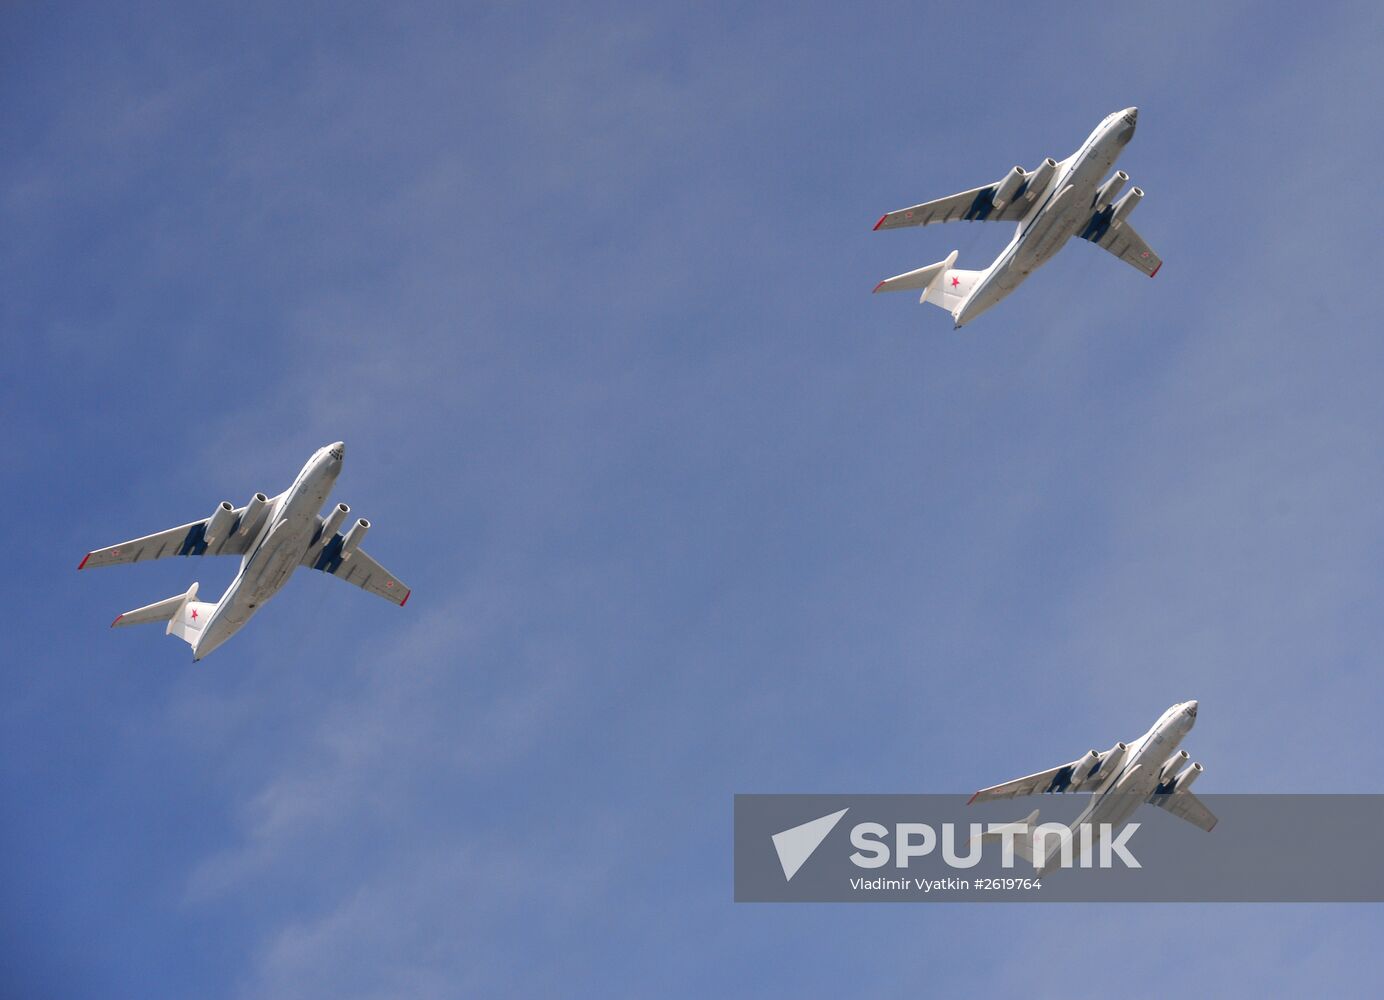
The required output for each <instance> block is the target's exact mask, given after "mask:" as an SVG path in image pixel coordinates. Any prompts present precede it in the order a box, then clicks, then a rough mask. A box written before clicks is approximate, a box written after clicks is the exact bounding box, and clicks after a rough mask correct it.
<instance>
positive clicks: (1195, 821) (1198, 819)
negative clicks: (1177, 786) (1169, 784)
mask: <svg viewBox="0 0 1384 1000" xmlns="http://www.w3.org/2000/svg"><path fill="white" fill-rule="evenodd" d="M1149 801H1150V802H1151V803H1153V804H1154V805H1156V806H1157V807H1158V808H1160V809H1166V810H1168V812H1170V813H1172V814H1173V815H1174V816H1176V817H1177V818H1178V819H1185V820H1186V821H1187V822H1188V823H1191V824H1192V825H1193V826H1196V827H1200V828H1201V829H1203V830H1205V831H1206V832H1207V833H1210V832H1211V830H1212V828H1213V827H1214V826H1215V825H1216V814H1215V813H1213V812H1212V811H1211V810H1210V809H1207V808H1206V803H1205V802H1203V801H1201V799H1199V798H1197V797H1196V796H1195V795H1193V794H1192V793H1191V792H1190V791H1187V792H1173V793H1171V794H1169V795H1150V796H1149Z"/></svg>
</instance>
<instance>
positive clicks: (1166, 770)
mask: <svg viewBox="0 0 1384 1000" xmlns="http://www.w3.org/2000/svg"><path fill="white" fill-rule="evenodd" d="M1191 756H1192V755H1191V754H1189V753H1188V752H1187V751H1186V750H1179V751H1178V752H1177V753H1175V754H1173V755H1172V756H1171V757H1169V758H1168V759H1167V760H1165V761H1164V762H1163V767H1162V768H1161V769H1160V770H1159V772H1158V783H1159V784H1160V785H1166V784H1168V783H1169V782H1170V781H1172V778H1173V775H1175V774H1177V771H1178V768H1180V767H1182V765H1183V764H1185V763H1187V761H1188V760H1189V759H1190V758H1191Z"/></svg>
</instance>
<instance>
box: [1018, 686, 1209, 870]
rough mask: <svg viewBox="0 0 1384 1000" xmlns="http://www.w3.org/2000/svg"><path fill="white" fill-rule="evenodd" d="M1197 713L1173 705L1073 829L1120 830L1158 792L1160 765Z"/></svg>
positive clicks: (1076, 848)
mask: <svg viewBox="0 0 1384 1000" xmlns="http://www.w3.org/2000/svg"><path fill="white" fill-rule="evenodd" d="M1196 711H1197V703H1196V702H1194V701H1188V702H1182V703H1181V704H1178V705H1174V706H1173V707H1172V708H1170V709H1168V710H1167V711H1166V712H1164V713H1163V714H1162V716H1160V717H1159V719H1158V721H1157V722H1155V723H1154V724H1153V727H1152V728H1151V729H1149V731H1148V732H1147V733H1145V734H1144V735H1143V736H1141V737H1139V738H1138V739H1137V740H1135V741H1134V742H1133V743H1132V744H1130V747H1129V752H1128V753H1127V754H1126V755H1125V758H1124V760H1123V761H1122V762H1121V763H1120V767H1119V770H1117V771H1116V772H1115V773H1114V774H1112V775H1110V776H1109V777H1108V778H1106V779H1105V781H1104V782H1102V784H1101V786H1100V789H1099V790H1098V791H1096V792H1095V793H1093V794H1092V796H1091V801H1090V803H1089V804H1088V805H1087V806H1086V808H1085V809H1083V810H1082V812H1081V815H1079V816H1078V817H1077V818H1076V819H1075V820H1074V821H1073V823H1072V828H1073V829H1076V828H1079V827H1081V826H1082V825H1083V824H1086V825H1089V826H1090V827H1091V828H1092V830H1099V829H1100V828H1101V826H1102V824H1109V826H1110V829H1111V830H1118V829H1119V828H1120V827H1122V826H1123V825H1124V824H1125V823H1126V822H1127V821H1128V820H1129V818H1130V817H1131V816H1132V815H1134V812H1135V810H1137V809H1138V808H1139V806H1141V805H1143V804H1144V803H1145V802H1147V801H1148V798H1149V796H1150V795H1153V794H1154V792H1155V791H1156V790H1157V789H1158V786H1159V782H1160V778H1162V777H1163V773H1162V772H1163V766H1164V765H1165V764H1166V763H1167V762H1168V758H1170V757H1171V756H1172V755H1173V754H1175V753H1176V752H1177V749H1178V747H1179V746H1180V745H1181V744H1182V741H1183V740H1184V739H1186V738H1187V734H1188V733H1190V732H1191V731H1192V727H1193V726H1194V725H1196V721H1197V716H1196ZM1056 852H1057V847H1056V846H1054V847H1053V848H1051V849H1050V852H1049V856H1048V857H1047V858H1045V859H1044V864H1043V865H1042V866H1040V871H1041V870H1042V869H1043V868H1045V867H1046V865H1047V863H1048V862H1050V861H1051V860H1052V855H1053V854H1055V853H1056ZM1072 856H1073V858H1074V859H1075V858H1079V857H1080V856H1081V840H1080V838H1079V837H1073V838H1072Z"/></svg>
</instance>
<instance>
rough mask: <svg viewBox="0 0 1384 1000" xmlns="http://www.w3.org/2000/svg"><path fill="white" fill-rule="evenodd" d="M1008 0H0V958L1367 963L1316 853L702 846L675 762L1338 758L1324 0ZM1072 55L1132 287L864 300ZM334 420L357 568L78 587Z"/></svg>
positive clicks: (1055, 281)
mask: <svg viewBox="0 0 1384 1000" xmlns="http://www.w3.org/2000/svg"><path fill="white" fill-rule="evenodd" d="M1049 15H1051V12H1045V11H1041V10H1035V9H1033V8H1031V7H1019V6H1008V5H1006V6H986V5H980V4H971V5H962V6H957V5H927V4H898V5H870V4H853V5H837V4H822V5H800V6H799V7H798V8H796V9H795V10H794V11H793V12H792V13H789V12H787V11H786V10H785V9H782V8H769V7H765V8H758V9H754V8H750V9H746V8H744V7H743V6H739V5H724V6H720V5H697V6H696V7H695V8H690V7H681V6H656V5H649V4H639V5H629V6H621V5H587V6H586V9H585V10H583V11H581V12H580V13H578V12H576V11H572V10H563V9H559V8H557V7H556V6H543V5H523V4H512V5H469V6H467V5H429V4H418V5H409V7H408V9H407V11H406V12H403V11H397V10H387V9H385V8H382V7H367V6H364V5H357V6H352V7H349V8H346V7H343V6H342V5H320V6H312V5H293V6H292V8H291V9H284V8H283V7H282V5H268V4H240V5H235V6H233V7H228V8H225V9H221V10H214V9H211V8H199V9H197V10H192V9H189V8H188V7H187V6H186V5H169V6H166V7H163V6H157V5H149V4H134V5H130V6H129V7H127V8H121V9H116V8H113V7H111V6H110V5H104V4H89V5H85V6H83V5H67V6H66V7H64V8H63V9H61V10H58V9H42V8H40V7H38V6H22V7H17V6H14V5H11V6H9V7H7V8H6V9H5V11H4V12H3V14H0V22H3V30H0V53H2V55H0V94H3V95H4V96H3V97H0V142H2V143H3V148H4V149H5V150H6V155H5V156H4V157H3V158H2V159H0V247H3V268H0V330H2V331H3V343H4V359H5V364H4V365H3V368H0V379H2V380H3V382H2V383H0V384H3V389H4V392H3V393H2V394H0V408H2V409H0V417H2V418H3V419H2V420H0V427H3V428H4V430H3V432H0V459H3V462H4V467H5V469H6V471H7V473H8V474H7V476H6V484H7V486H8V489H7V491H6V492H7V494H8V496H9V498H10V501H9V504H8V506H7V508H6V509H7V511H8V517H7V518H6V522H5V523H6V525H7V530H6V531H5V540H6V549H7V551H8V554H9V572H7V573H5V574H3V584H0V586H3V588H4V592H3V596H4V606H5V607H6V609H7V617H6V622H7V626H8V627H7V628H6V630H5V632H6V637H7V640H8V641H7V647H8V655H7V656H6V657H5V658H4V662H3V666H0V678H3V691H2V692H0V776H3V778H2V779H0V780H3V786H2V787H0V790H3V792H4V797H5V801H6V803H7V804H8V808H6V809H5V811H4V815H5V819H4V822H3V824H0V837H2V838H3V840H0V846H3V848H4V855H5V857H6V858H7V864H6V867H5V874H4V877H3V880H0V941H3V942H4V944H3V946H0V948H3V960H2V961H0V993H3V994H4V995H6V996H24V997H161V996H169V997H184V996H199V997H208V998H222V997H224V998H242V997H270V998H277V997H319V996H320V997H335V998H340V997H360V998H366V997H370V998H374V997H394V996H410V997H424V998H432V997H454V996H503V995H513V996H533V995H537V994H540V993H549V994H557V995H593V994H594V995H602V996H630V997H643V996H651V995H664V996H689V997H690V996H705V995H708V994H730V995H749V994H754V995H766V994H767V995H790V994H792V995H807V996H827V995H843V994H850V995H865V994H873V995H896V994H899V993H903V992H905V991H907V992H908V993H910V994H916V993H917V992H919V991H922V992H924V993H938V994H943V993H945V994H953V995H954V994H957V993H961V994H963V995H975V994H980V993H990V994H997V993H999V992H1001V991H1003V992H1008V993H1012V992H1015V991H1022V992H1023V993H1024V995H1029V996H1049V995H1059V994H1060V995H1069V994H1070V992H1071V989H1072V987H1073V985H1074V982H1076V981H1079V982H1085V983H1090V982H1099V983H1101V988H1102V990H1103V991H1104V992H1110V993H1116V992H1117V993H1120V994H1122V995H1126V996H1133V997H1141V996H1153V995H1162V993H1163V990H1164V988H1165V984H1166V982H1167V976H1168V972H1169V968H1170V963H1173V962H1176V963H1177V964H1178V965H1179V967H1180V969H1181V972H1180V975H1182V976H1185V977H1186V981H1187V982H1190V983H1194V984H1196V988H1197V990H1198V991H1199V992H1203V993H1207V994H1219V995H1227V996H1234V995H1244V996H1259V995H1262V994H1263V993H1265V992H1269V991H1280V992H1288V993H1296V994H1299V995H1301V994H1303V993H1307V992H1312V993H1331V994H1334V995H1352V994H1354V995H1373V993H1374V991H1375V990H1376V989H1377V976H1376V975H1375V970H1374V968H1373V966H1372V964H1371V961H1370V959H1369V956H1370V955H1371V954H1372V951H1371V950H1370V949H1372V948H1374V947H1375V946H1377V941H1378V937H1379V934H1380V931H1381V929H1384V922H1382V921H1381V918H1380V912H1379V910H1378V909H1377V908H1374V907H1336V908H1333V907H1305V906H1279V907H1233V906H1181V907H1173V906H1132V905H1131V906H1121V907H1095V906H1084V907H1083V906H1054V907H1038V908H1034V907H1024V906H983V907H980V906H973V907H963V906H913V907H870V906H767V905H766V906H750V905H741V906H736V905H734V904H732V903H731V901H730V899H731V853H730V832H731V828H730V819H731V805H732V796H733V794H734V793H736V792H777V791H784V792H786V791H804V792H806V791H841V790H847V791H878V792H908V791H928V792H933V791H952V790H954V791H957V792H969V791H971V790H973V789H974V788H976V787H979V786H981V785H985V784H990V783H993V782H996V781H999V780H1003V779H1005V778H1008V777H1012V776H1014V775H1016V774H1020V773H1024V772H1026V771H1029V770H1033V769H1037V768H1040V767H1045V766H1049V765H1051V764H1055V763H1058V762H1060V761H1064V760H1068V759H1070V758H1071V757H1072V756H1073V755H1074V754H1076V753H1078V752H1080V751H1082V750H1084V749H1086V748H1087V747H1089V746H1092V745H1096V746H1105V745H1109V743H1111V742H1113V741H1114V740H1115V739H1119V738H1129V737H1132V736H1135V735H1137V734H1138V733H1140V732H1142V731H1143V729H1144V728H1145V727H1146V726H1147V725H1148V724H1149V723H1150V722H1151V721H1152V720H1153V718H1154V717H1156V716H1157V714H1158V713H1159V712H1160V711H1161V710H1162V709H1163V708H1165V707H1166V706H1167V705H1169V704H1171V703H1172V702H1174V701H1180V700H1184V699H1187V698H1197V699H1199V700H1200V701H1201V705H1202V711H1201V716H1200V719H1199V723H1200V724H1199V726H1198V728H1197V730H1196V731H1195V732H1194V733H1193V736H1192V740H1191V744H1190V746H1191V749H1192V750H1193V751H1194V754H1195V756H1196V757H1197V758H1198V759H1200V760H1202V761H1203V762H1204V763H1205V764H1206V766H1207V774H1206V775H1205V777H1204V778H1203V779H1202V784H1201V789H1204V790H1205V791H1208V792H1210V791H1234V792H1243V791H1280V790H1281V791H1313V790H1320V791H1340V792H1348V791H1378V790H1379V785H1378V775H1379V773H1380V771H1381V767H1384V744H1381V742H1380V741H1379V739H1378V724H1377V719H1378V717H1379V714H1380V710H1381V707H1384V699H1382V698H1381V693H1380V692H1381V690H1384V688H1381V681H1380V670H1379V651H1380V650H1381V649H1384V619H1381V616H1380V614H1379V610H1378V609H1379V608H1380V606H1381V604H1382V603H1384V577H1381V574H1380V571H1379V566H1380V563H1381V557H1384V545H1381V541H1380V539H1381V537H1384V532H1382V531H1381V529H1384V506H1382V505H1381V503H1380V501H1379V497H1380V496H1381V493H1384V465H1382V464H1381V459H1380V448H1379V444H1378V439H1379V428H1380V427H1381V426H1384V394H1381V393H1380V391H1379V385H1380V382H1381V375H1384V341H1382V340H1381V338H1380V336H1379V329H1378V315H1379V309H1378V306H1379V292H1378V289H1379V282H1378V278H1377V275H1376V274H1375V271H1376V270H1377V258H1378V252H1377V245H1376V244H1377V242H1378V240H1377V234H1378V232H1379V231H1380V229H1381V221H1382V220H1381V214H1382V213H1381V207H1380V201H1379V199H1378V197H1377V196H1376V195H1375V193H1374V189H1375V186H1376V185H1375V183H1374V181H1373V178H1374V175H1375V173H1376V172H1377V170H1378V164H1379V162H1380V161H1381V158H1384V141H1381V138H1380V133H1379V129H1378V127H1377V126H1378V120H1379V113H1378V107H1377V103H1378V99H1377V95H1378V94H1379V93H1381V92H1384V69H1381V65H1380V60H1379V58H1378V54H1379V51H1380V46H1381V42H1382V41H1384V38H1382V37H1381V19H1382V18H1384V14H1381V11H1380V9H1379V8H1378V6H1377V5H1373V4H1366V3H1360V4H1340V5H1331V6H1328V7H1324V8H1320V9H1316V10H1313V11H1311V12H1306V11H1304V10H1302V9H1299V8H1288V7H1284V8H1282V9H1281V10H1270V9H1269V8H1265V7H1264V6H1263V5H1256V4H1238V5H1233V4H1223V5H1214V6H1212V5H1204V4H1178V3H1173V4H1162V5H1158V6H1156V7H1146V8H1143V9H1140V10H1135V9H1133V8H1124V9H1120V8H1112V7H1111V6H1110V5H1105V4H1100V5H1094V4H1093V5H1089V6H1072V7H1070V8H1064V12H1063V13H1061V14H1056V15H1051V17H1049ZM1128 105H1138V106H1139V107H1140V109H1141V115H1140V120H1139V130H1138V135H1137V136H1136V138H1135V140H1134V142H1133V144H1132V145H1131V146H1130V147H1129V148H1128V149H1127V150H1126V154H1125V156H1124V158H1123V159H1122V160H1121V164H1120V165H1121V166H1122V167H1123V168H1124V169H1126V170H1128V171H1129V172H1130V174H1131V175H1132V177H1133V182H1134V183H1136V184H1138V185H1140V186H1141V187H1143V188H1144V189H1145V190H1146V191H1147V192H1148V196H1147V198H1146V199H1145V201H1144V203H1143V204H1142V205H1141V207H1140V209H1139V212H1138V214H1137V216H1136V219H1137V225H1138V226H1139V228H1140V231H1141V233H1142V234H1143V235H1144V236H1145V237H1146V238H1147V239H1148V240H1149V241H1150V243H1151V244H1152V245H1153V246H1154V247H1155V248H1156V249H1157V250H1158V251H1159V252H1160V254H1161V255H1162V256H1163V257H1164V258H1165V260H1166V265H1165V267H1164V268H1163V270H1162V272H1161V273H1160V274H1159V275H1158V277H1157V279H1156V280H1155V281H1148V280H1147V279H1145V278H1143V277H1142V276H1140V275H1139V274H1137V273H1136V272H1134V271H1133V269H1131V268H1128V267H1125V266H1122V265H1120V264H1118V262H1116V261H1114V260H1112V259H1109V258H1108V257H1107V256H1106V255H1104V254H1102V253H1101V252H1100V251H1098V250H1096V249H1094V248H1092V247H1089V246H1085V245H1078V246H1072V247H1070V248H1068V249H1067V250H1066V251H1065V252H1064V253H1063V254H1062V255H1060V256H1059V257H1058V258H1057V259H1056V260H1054V261H1053V262H1052V263H1051V264H1050V265H1048V266H1047V267H1046V268H1045V269H1044V270H1043V271H1042V272H1041V273H1040V274H1039V275H1037V276H1036V277H1035V279H1034V280H1032V281H1030V282H1029V283H1028V284H1027V285H1025V286H1024V287H1023V288H1022V289H1021V290H1020V291H1019V292H1018V293H1016V294H1015V295H1014V296H1013V297H1012V298H1011V299H1010V300H1009V301H1007V302H1005V303H1004V304H1003V305H1002V306H1001V307H998V308H996V309H995V310H994V311H992V312H990V313H988V314H987V315H986V316H984V317H983V318H982V319H981V320H979V321H977V322H976V324H975V325H973V326H971V327H967V328H966V329H965V330H964V331H962V332H960V333H958V332H954V331H952V329H951V325H950V323H949V322H948V320H947V317H946V316H945V315H943V314H942V313H940V312H938V311H937V310H935V309H923V308H921V307H918V306H917V305H915V304H913V303H912V302H911V301H910V300H909V299H908V297H906V296H888V297H886V296H879V297H874V298H872V297H871V296H870V294H869V293H870V289H871V288H872V287H873V286H874V284H875V283H876V282H877V281H878V280H879V279H880V278H882V277H885V276H888V275H891V274H896V273H899V272H901V271H904V270H908V269H910V268H913V267H917V266H921V265H923V264H927V263H931V262H933V261H936V260H940V259H942V258H943V257H944V256H945V255H946V254H947V253H948V252H950V251H951V250H952V249H960V251H961V258H960V265H961V266H981V265H983V264H984V263H985V262H986V261H987V260H988V259H989V254H990V253H992V252H993V251H994V250H996V249H998V247H999V246H1000V245H1001V244H1002V242H1003V240H1004V239H1006V238H1007V236H1008V229H1007V227H994V228H987V227H982V226H953V227H938V228H932V229H928V230H923V231H915V232H904V233H872V232H871V231H870V227H871V226H872V225H873V224H874V221H875V219H877V218H878V216H879V215H880V214H881V213H883V212H885V211H887V210H890V209H894V208H898V207H901V206H903V205H907V204H910V203H912V202H915V201H919V200H923V199H925V198H928V197H934V196H940V195H943V194H947V193H950V192H952V191H955V190H961V189H963V188H967V187H972V186H975V185H977V184H980V183H983V182H986V181H989V180H993V179H995V178H997V177H999V176H1000V175H1001V174H1002V172H1003V171H1004V170H1006V169H1007V168H1008V167H1010V166H1011V165H1012V164H1014V163H1021V164H1023V165H1025V166H1026V167H1030V168H1031V167H1032V166H1034V165H1035V164H1036V163H1037V162H1038V160H1039V159H1040V158H1041V157H1043V156H1045V155H1052V156H1056V157H1058V158H1061V157H1063V156H1065V155H1067V154H1068V153H1070V152H1071V151H1072V150H1073V149H1075V148H1076V146H1077V145H1078V144H1079V143H1080V141H1081V140H1082V138H1084V136H1085V135H1086V134H1087V132H1088V131H1089V130H1090V129H1091V128H1092V127H1093V126H1094V125H1095V123H1096V122H1097V121H1099V119H1100V118H1101V117H1103V116H1104V115H1105V114H1107V113H1108V112H1110V111H1113V110H1116V109H1119V108H1123V107H1126V106H1128ZM338 438H340V439H344V440H345V441H346V443H347V458H346V465H345V470H344V472H343V475H342V478H341V480H340V481H339V484H338V490H337V496H338V498H339V499H343V500H345V501H347V502H349V503H350V504H351V505H352V506H353V508H354V509H355V510H356V511H358V512H359V513H360V514H362V515H364V516H366V517H368V518H370V519H371V520H372V521H373V522H374V524H375V527H374V529H373V531H372V534H371V541H370V548H371V551H372V553H373V554H375V555H376V556H377V557H378V558H379V559H380V560H381V561H382V562H384V563H385V564H386V565H388V566H389V567H391V568H392V569H393V570H394V571H395V572H397V573H399V575H400V576H401V577H402V578H403V579H405V580H407V581H408V582H409V583H410V584H411V585H412V587H413V588H414V596H413V598H412V599H411V600H410V602H409V605H408V607H406V608H405V609H403V610H402V611H401V610H400V609H398V608H394V607H392V606H390V605H389V604H387V603H385V602H383V601H378V600H373V599H371V598H369V597H368V595H365V594H362V593H360V592H358V591H356V590H355V589H353V588H349V587H343V586H341V585H340V584H338V583H336V582H335V581H332V580H329V579H326V578H325V577H320V576H315V575H314V576H309V575H308V574H301V575H300V576H299V577H295V579H294V580H293V581H292V583H291V585H290V586H289V587H287V588H286V589H285V590H284V591H283V592H282V593H281V594H280V595H279V596H278V597H277V598H276V600H275V601H274V603H273V604H272V605H271V606H270V607H268V608H266V609H265V610H264V612H263V613H262V614H261V615H260V616H259V617H258V618H257V619H256V620H255V622H254V626H253V627H252V628H249V629H247V630H246V631H245V632H244V633H242V634H241V635H239V636H237V638H236V639H235V640H234V641H233V642H232V643H230V644H228V645H227V646H226V647H224V648H223V649H221V650H219V651H218V652H217V653H216V654H215V656H213V657H211V658H209V659H208V660H206V661H203V662H201V663H198V664H196V665H194V664H192V663H191V662H190V658H189V655H188V651H187V649H186V648H185V647H184V646H183V645H182V644H180V643H177V642H175V641H173V640H171V639H168V638H165V637H163V636H162V635H161V634H160V633H159V631H158V630H157V629H153V628H151V629H148V630H139V629H131V630H128V631H122V632H116V633H112V632H110V631H108V629H107V625H108V623H109V621H110V620H111V618H113V617H114V615H115V614H116V613H118V612H121V611H124V610H127V609H129V608H132V607H136V606H139V605H142V604H145V603H148V602H150V601H153V600H157V599H160V598H163V597H167V596H169V595H171V594H174V593H179V592H181V591H183V590H185V589H186V587H187V585H188V584H189V583H190V582H191V581H193V580H199V581H201V583H202V587H203V593H204V594H208V595H215V594H217V593H219V592H220V589H221V588H222V587H224V585H225V584H226V583H227V582H229V580H230V578H231V575H232V573H233V567H232V566H231V565H229V564H226V563H220V562H217V563H212V562H206V563H201V562H196V561H191V560H170V561H165V562H161V563H153V564H146V565H140V566H135V567H128V568H123V569H118V570H108V571H101V572H99V573H89V574H87V573H84V574H81V575H78V574H77V573H76V572H74V567H75V566H76V563H77V561H78V560H79V559H80V558H81V555H82V554H83V553H84V552H86V551H87V550H88V549H90V548H92V547H95V546H100V545H106V544H111V543H113V542H115V541H118V540H121V539H124V538H127V537H131V536H134V535H138V534H143V533H146V532H148V531H153V530H156V529H159V528H163V527H166V526H169V525H172V524H175V523H180V522H182V521H186V520H191V519H193V518H197V517H202V516H206V515H207V514H208V513H210V511H211V510H212V509H213V507H214V505H215V503H216V502H217V501H219V500H221V499H222V498H229V499H231V500H233V501H235V502H236V503H237V504H239V503H243V502H244V501H245V499H246V498H247V497H248V496H249V494H250V493H251V492H252V491H254V490H260V489H262V490H265V491H267V492H270V493H275V492H278V491H279V490H281V489H282V488H283V487H284V486H286V485H287V483H288V482H289V481H290V480H291V478H292V476H293V475H294V473H295V472H296V471H297V469H298V467H299V466H300V465H301V463H302V462H303V461H304V460H305V459H306V457H307V456H308V455H309V454H310V453H311V452H312V451H313V450H314V449H315V448H317V447H318V446H320V445H321V444H324V443H326V442H329V441H333V440H336V439H338ZM1130 941H1137V942H1138V945H1137V946H1136V947H1134V948H1133V949H1130V948H1129V942H1130ZM1074 977H1076V978H1074Z"/></svg>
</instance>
